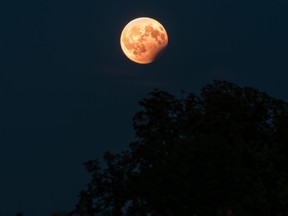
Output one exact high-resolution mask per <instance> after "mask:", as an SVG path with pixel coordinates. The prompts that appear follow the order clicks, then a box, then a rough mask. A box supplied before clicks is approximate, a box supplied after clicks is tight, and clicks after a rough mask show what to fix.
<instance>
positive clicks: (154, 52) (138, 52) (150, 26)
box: [120, 17, 168, 64]
mask: <svg viewBox="0 0 288 216" xmlns="http://www.w3.org/2000/svg"><path fill="white" fill-rule="evenodd" d="M120 44H121V48H122V50H123V52H124V54H125V55H126V56H127V57H128V58H129V59H130V60H132V61H134V62H136V63H140V64H148V63H151V62H153V61H154V60H155V59H156V58H157V56H158V55H159V54H160V53H161V52H162V51H163V50H164V49H165V47H166V46H167V44H168V35H167V32H166V30H165V29H164V27H163V26H162V25H161V24H160V23H159V22H158V21H156V20H154V19H152V18H148V17H141V18H137V19H134V20H132V21H131V22H129V23H128V24H127V25H126V26H125V27H124V29H123V31H122V33H121V37H120Z"/></svg>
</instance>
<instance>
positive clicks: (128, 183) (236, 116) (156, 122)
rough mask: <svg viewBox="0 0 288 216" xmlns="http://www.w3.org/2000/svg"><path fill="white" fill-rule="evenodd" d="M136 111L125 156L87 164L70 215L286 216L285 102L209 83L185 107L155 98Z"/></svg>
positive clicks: (160, 94)
mask: <svg viewBox="0 0 288 216" xmlns="http://www.w3.org/2000/svg"><path fill="white" fill-rule="evenodd" d="M140 106H141V107H142V110H141V111H140V112H138V113H136V115H135V116H134V118H133V122H134V123H133V126H134V129H135V134H136V140H135V141H134V142H132V143H131V144H130V146H129V149H128V150H126V151H123V152H121V153H119V154H111V153H109V152H107V153H106V154H105V156H104V160H105V166H104V167H102V166H100V164H99V162H98V161H97V160H95V161H92V160H91V161H88V162H86V163H85V165H86V168H87V170H88V172H90V173H91V175H92V179H91V181H90V183H89V184H88V186H87V188H86V189H85V190H83V191H82V192H81V194H80V199H79V203H78V205H77V206H76V209H75V211H73V214H74V215H81V214H82V215H84V214H86V215H91V216H92V215H93V216H94V215H101V216H102V215H103V216H104V215H107V216H121V215H123V216H124V215H127V216H136V215H137V216H138V215H139V216H148V215H153V216H162V215H165V216H166V215H168V216H172V215H181V216H182V215H183V216H185V215H187V216H188V215H193V214H197V215H200V216H201V215H203V216H206V215H209V216H211V215H225V214H226V212H229V214H230V215H231V212H232V214H233V215H245V216H249V215H251V216H252V215H254V216H258V215H259V216H260V215H261V216H266V215H267V216H272V215H273V216H280V215H281V216H282V215H283V216H284V215H287V213H288V209H287V206H288V176H287V175H288V158H287V155H288V147H287V144H288V104H287V103H286V102H285V101H283V100H279V99H275V98H272V97H270V96H268V95H267V94H266V93H263V92H260V91H258V90H256V89H253V88H248V87H244V88H241V87H239V86H237V85H235V84H233V83H230V82H226V81H214V82H213V83H212V84H209V85H207V86H205V87H204V88H202V90H201V94H200V95H199V96H196V95H194V94H189V95H187V96H186V97H185V98H184V99H183V98H182V99H177V98H176V97H175V96H173V95H171V94H169V93H168V92H165V91H158V90H155V91H153V92H151V93H150V94H149V96H148V97H147V98H144V99H143V100H141V101H140ZM227 214H228V213H227Z"/></svg>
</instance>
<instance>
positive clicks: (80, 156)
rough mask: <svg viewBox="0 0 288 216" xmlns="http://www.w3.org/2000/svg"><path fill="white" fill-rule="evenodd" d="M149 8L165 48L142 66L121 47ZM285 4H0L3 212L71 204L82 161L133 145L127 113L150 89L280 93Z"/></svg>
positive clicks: (35, 212)
mask: <svg viewBox="0 0 288 216" xmlns="http://www.w3.org/2000/svg"><path fill="white" fill-rule="evenodd" d="M140 16H148V17H152V18H155V19H157V20H159V21H160V22H161V23H162V24H163V25H164V27H165V28H166V30H167V32H168V35H169V45H168V48H167V50H166V52H165V53H164V55H163V56H161V58H160V59H159V60H158V61H157V62H155V63H153V64H151V65H138V64H135V63H133V62H131V61H129V60H128V59H127V58H126V57H125V56H124V55H123V54H122V51H121V50H120V45H119V37H120V33H121V30H122V28H123V27H124V26H125V25H126V24H127V23H128V22H129V21H130V20H131V19H134V18H136V17H140ZM287 50H288V1H287V0H275V1H272V0H270V1H268V0H254V1H253V0H252V1H251V0H233V1H231V0H226V1H223V0H222V1H221V0H217V1H216V0H194V1H184V0H178V1H169V0H168V1H167V0H165V1H164V0H157V1H152V0H147V1H135V0H134V1H132V0H122V1H118V0H117V1H116V0H114V1H113V0H110V1H109V0H102V1H98V0H93V1H92V0H81V1H80V0H77V1H73V0H69V1H68V0H67V1H64V0H57V1H56V0H37V1H36V0H35V1H16V0H15V1H13V0H2V1H1V3H0V100H1V102H0V111H1V112H0V126H1V131H0V215H1V216H13V215H16V213H17V212H18V211H23V212H24V215H25V216H26V215H27V216H39V215H41V216H48V215H51V213H52V212H53V211H57V210H59V211H61V210H70V209H72V208H73V206H74V205H75V203H76V201H77V199H78V198H77V196H78V193H79V191H80V190H81V189H83V188H84V187H85V184H86V183H88V181H89V178H88V175H87V173H86V171H85V169H84V166H83V162H85V161H86V160H88V159H96V158H98V157H100V156H102V154H103V153H104V152H105V151H107V150H110V151H112V152H117V151H120V150H124V149H125V148H126V147H127V145H128V143H129V142H130V141H133V137H134V135H133V130H132V120H131V118H132V116H133V115H134V113H136V112H137V111H138V110H139V107H138V104H137V103H138V101H139V100H140V99H142V98H143V97H144V96H145V95H146V94H147V93H148V92H150V91H151V90H153V89H154V88H158V89H163V90H168V91H169V92H171V93H176V94H177V93H179V90H180V89H183V90H185V91H187V92H198V91H199V89H200V88H201V87H202V86H204V85H205V84H207V83H209V82H211V80H213V79H220V80H229V81H233V82H235V83H237V84H239V85H241V86H251V87H255V88H258V89H260V90H263V91H266V92H267V93H268V94H270V95H272V96H275V97H278V98H282V99H288V85H287V79H288V66H287V57H288V54H287Z"/></svg>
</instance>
